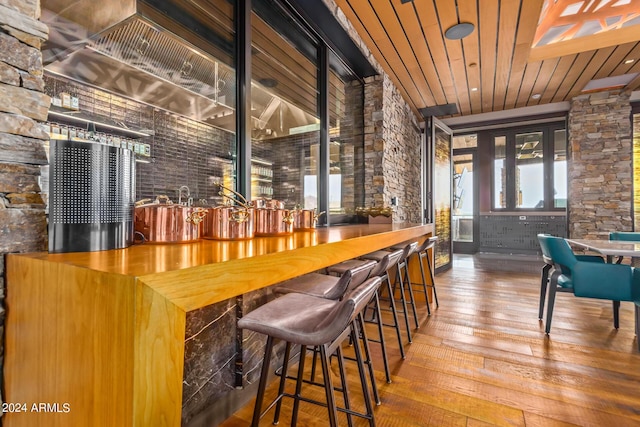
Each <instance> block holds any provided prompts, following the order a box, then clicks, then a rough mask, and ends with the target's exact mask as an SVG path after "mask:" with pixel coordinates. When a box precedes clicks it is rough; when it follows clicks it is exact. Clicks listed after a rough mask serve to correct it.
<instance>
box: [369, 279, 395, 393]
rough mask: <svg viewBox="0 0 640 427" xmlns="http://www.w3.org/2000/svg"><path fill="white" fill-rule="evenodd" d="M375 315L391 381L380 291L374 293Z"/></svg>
mask: <svg viewBox="0 0 640 427" xmlns="http://www.w3.org/2000/svg"><path fill="white" fill-rule="evenodd" d="M373 303H374V307H373V309H374V310H375V311H374V316H376V320H377V322H376V323H377V326H378V336H379V337H380V339H379V342H380V347H381V349H382V363H383V364H384V374H385V376H386V377H387V383H391V370H390V369H389V359H388V357H387V344H386V341H385V338H384V331H383V330H382V326H383V323H382V312H381V311H380V298H379V297H378V291H376V293H375V294H373Z"/></svg>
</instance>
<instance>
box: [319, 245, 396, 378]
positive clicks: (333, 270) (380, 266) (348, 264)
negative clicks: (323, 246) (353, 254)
mask: <svg viewBox="0 0 640 427" xmlns="http://www.w3.org/2000/svg"><path fill="white" fill-rule="evenodd" d="M402 253H403V251H402V250H397V251H393V252H389V253H387V254H386V255H384V257H383V258H382V259H381V260H380V261H379V262H378V263H377V264H376V266H375V267H374V268H373V270H371V273H370V275H369V277H376V276H377V277H380V280H381V281H382V283H386V284H387V290H388V292H389V294H391V293H392V287H391V281H390V280H389V273H388V272H389V270H390V269H391V268H393V267H395V266H396V264H397V263H398V260H399V259H400V257H401V256H402ZM368 262H370V260H361V259H352V260H348V261H344V262H341V263H339V264H335V265H332V266H331V267H328V268H327V272H328V273H329V274H336V275H339V276H341V275H343V274H345V273H346V272H347V271H349V269H352V268H354V267H357V266H359V265H363V264H366V263H368ZM382 283H381V285H380V286H382ZM379 294H380V289H377V290H376V294H375V296H374V299H373V300H372V302H373V307H372V308H373V310H374V311H373V320H366V319H365V321H366V322H369V323H375V324H376V325H377V327H378V339H374V338H369V341H372V342H376V343H379V344H380V346H381V348H382V361H383V363H384V372H385V376H386V379H387V383H391V371H390V369H389V359H388V356H387V346H386V343H385V338H384V332H383V330H382V327H383V326H387V327H392V328H394V329H395V331H396V335H397V337H398V347H399V348H400V356H401V357H402V358H403V359H404V358H405V353H404V345H403V343H402V336H401V333H400V322H398V313H397V310H396V305H395V301H394V300H393V299H391V301H390V310H391V313H392V317H393V324H391V323H384V321H383V319H382V313H381V308H380V299H379Z"/></svg>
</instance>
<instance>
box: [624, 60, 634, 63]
mask: <svg viewBox="0 0 640 427" xmlns="http://www.w3.org/2000/svg"><path fill="white" fill-rule="evenodd" d="M633 61H635V59H627V60H626V61H624V63H625V64H633Z"/></svg>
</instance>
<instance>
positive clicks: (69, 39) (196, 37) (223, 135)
mask: <svg viewBox="0 0 640 427" xmlns="http://www.w3.org/2000/svg"><path fill="white" fill-rule="evenodd" d="M88 3H90V2H78V1H72V0H64V1H46V2H42V6H43V7H42V9H43V10H42V20H43V21H44V22H45V23H46V24H47V25H48V27H49V39H48V41H47V42H46V43H44V44H43V46H42V60H43V65H44V66H45V76H44V83H45V91H46V93H47V94H48V95H50V96H51V97H52V101H53V105H52V107H51V110H50V115H49V119H48V128H49V129H50V130H51V133H52V137H53V138H63V137H64V138H65V139H66V138H69V139H74V140H82V141H92V142H100V143H107V144H110V145H119V146H120V147H123V148H127V149H131V150H133V151H135V152H136V154H137V159H138V163H137V167H136V181H135V183H136V198H137V199H142V198H155V197H156V196H159V195H167V196H168V197H169V198H170V199H172V200H174V201H176V202H177V200H178V190H179V188H180V187H181V186H184V185H186V186H187V187H189V190H190V198H191V199H193V200H194V201H195V202H198V203H207V204H216V203H218V202H219V196H218V186H217V185H215V184H216V183H217V182H224V183H225V184H226V185H228V186H229V187H234V180H235V173H234V170H235V161H234V152H235V139H236V138H235V131H236V129H235V109H236V102H235V87H236V86H235V70H234V62H235V60H234V45H235V33H234V22H233V10H234V1H227V0H191V1H189V2H174V1H167V2H156V3H158V7H157V8H156V7H142V5H141V4H139V5H138V7H140V12H141V13H140V14H135V15H131V10H130V8H117V7H112V6H113V5H112V4H110V3H108V2H103V3H100V2H93V3H95V4H94V5H92V13H87V4H88ZM134 3H135V2H134ZM160 3H161V4H160ZM143 15H144V18H143ZM88 123H90V124H91V127H90V128H91V130H92V131H91V132H87V130H88ZM94 127H95V131H93V129H94Z"/></svg>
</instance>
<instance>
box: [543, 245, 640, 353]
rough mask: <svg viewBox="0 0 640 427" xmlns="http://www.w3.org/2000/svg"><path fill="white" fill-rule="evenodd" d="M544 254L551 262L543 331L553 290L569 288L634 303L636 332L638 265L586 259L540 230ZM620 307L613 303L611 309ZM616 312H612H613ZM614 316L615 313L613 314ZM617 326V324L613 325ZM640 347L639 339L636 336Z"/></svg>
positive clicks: (639, 285) (639, 320)
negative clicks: (551, 270) (551, 268)
mask: <svg viewBox="0 0 640 427" xmlns="http://www.w3.org/2000/svg"><path fill="white" fill-rule="evenodd" d="M538 240H539V242H540V248H541V249H542V251H543V254H544V253H546V254H548V255H547V256H548V257H549V258H550V259H551V261H552V262H553V273H552V274H551V277H550V278H549V298H548V302H547V322H546V327H545V332H546V333H547V334H548V333H549V330H550V329H551V318H552V316H553V305H554V303H555V298H556V292H558V291H565V292H572V293H573V294H574V295H575V296H577V297H584V298H598V299H606V300H612V301H618V302H619V301H632V302H634V303H635V323H636V335H638V328H639V323H640V269H635V268H633V267H631V266H628V265H620V264H607V263H604V262H599V261H596V262H594V260H589V261H586V260H584V259H579V258H578V257H576V255H574V253H573V251H572V250H571V247H570V246H569V244H568V243H567V242H566V241H565V240H564V239H563V238H560V237H553V236H549V235H544V234H539V235H538ZM618 307H619V305H618V306H616V305H615V304H614V311H615V310H616V309H617V308H618ZM614 314H615V313H614ZM616 317H617V316H616ZM616 328H617V326H616ZM638 349H639V350H640V339H639V340H638Z"/></svg>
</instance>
